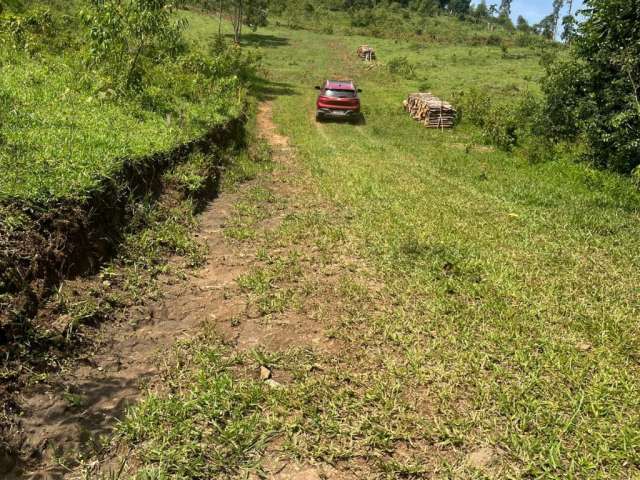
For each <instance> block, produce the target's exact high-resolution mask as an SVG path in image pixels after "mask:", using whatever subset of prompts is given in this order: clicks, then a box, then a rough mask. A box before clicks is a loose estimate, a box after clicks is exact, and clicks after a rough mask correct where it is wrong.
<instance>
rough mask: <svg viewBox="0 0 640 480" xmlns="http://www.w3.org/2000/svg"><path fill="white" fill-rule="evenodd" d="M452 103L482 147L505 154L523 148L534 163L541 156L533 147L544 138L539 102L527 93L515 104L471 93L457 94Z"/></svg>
mask: <svg viewBox="0 0 640 480" xmlns="http://www.w3.org/2000/svg"><path fill="white" fill-rule="evenodd" d="M456 103H457V104H458V108H459V114H460V117H461V118H464V119H465V120H466V121H468V122H469V123H471V124H473V125H475V126H477V127H479V128H480V129H481V131H482V137H483V139H484V141H485V142H486V143H488V144H491V145H495V146H496V147H498V148H500V149H502V150H507V151H508V150H512V149H513V148H515V147H518V146H520V147H523V148H525V149H526V150H530V151H531V155H532V156H535V159H536V161H539V160H540V159H541V158H542V157H543V156H544V155H543V154H542V152H541V151H540V150H539V149H538V148H537V147H536V146H537V145H539V144H540V142H539V141H538V138H541V137H543V134H544V132H543V129H544V122H543V120H542V119H543V109H544V105H543V102H542V99H540V98H538V97H536V96H534V95H533V94H531V93H529V92H527V93H524V94H522V95H521V96H520V97H519V98H518V99H517V100H515V101H510V102H496V101H494V100H493V99H492V97H491V96H489V94H488V93H487V92H485V91H482V90H478V89H473V90H470V91H468V92H462V93H460V94H458V96H457V99H456ZM545 145H546V146H548V143H545Z"/></svg>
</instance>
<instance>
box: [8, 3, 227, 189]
mask: <svg viewBox="0 0 640 480" xmlns="http://www.w3.org/2000/svg"><path fill="white" fill-rule="evenodd" d="M54 11H55V10H54ZM57 21H58V24H59V25H60V24H61V23H62V20H59V19H58V20H57ZM209 37H210V35H208V36H207V37H206V38H198V40H199V41H205V40H207V39H208V38H209ZM3 45H7V46H10V44H8V43H7V44H3ZM39 50H40V51H39V52H38V53H36V54H34V55H27V54H25V53H24V52H22V51H20V50H14V49H13V48H6V49H5V48H3V49H2V52H1V53H0V72H1V75H0V122H1V124H2V130H1V131H0V134H1V135H2V136H1V137H0V171H2V172H3V175H2V176H1V177H0V200H3V199H8V198H9V199H11V198H14V199H22V200H35V201H43V200H51V199H60V198H75V197H82V196H83V195H85V194H86V193H87V192H88V191H90V190H92V189H95V188H96V187H98V186H99V185H100V182H101V181H102V180H103V179H104V178H105V177H110V176H111V175H113V174H114V173H115V172H117V171H118V169H119V168H120V166H121V164H122V161H123V159H127V158H128V159H131V158H138V157H142V156H148V155H150V154H152V153H155V152H161V151H166V150H168V149H170V148H172V147H174V146H177V145H178V144H180V143H182V142H185V141H187V140H189V139H193V138H196V137H198V136H200V135H202V134H203V133H204V132H206V130H207V129H208V128H210V127H211V125H213V124H216V123H220V122H222V121H224V120H225V119H228V118H229V117H231V116H233V115H237V114H238V111H237V98H235V97H234V96H233V95H231V96H229V97H228V98H225V96H226V95H228V93H223V92H222V91H219V90H217V89H215V88H214V89H210V88H200V89H199V88H198V83H197V82H198V81H199V79H198V77H197V76H193V77H189V76H188V75H183V74H181V73H179V72H177V71H173V70H172V69H171V68H165V67H161V68H162V72H160V71H157V70H156V71H151V72H150V73H149V77H150V78H152V79H153V80H152V81H151V82H150V83H151V85H150V88H149V89H148V91H147V92H145V95H143V96H142V97H140V98H123V99H118V100H114V99H112V98H111V97H110V91H109V89H108V86H109V84H108V82H107V81H106V79H104V78H103V77H101V76H100V75H98V74H97V72H91V71H88V70H86V69H85V68H84V67H83V66H82V61H83V55H84V53H83V52H82V51H79V50H76V49H69V50H66V51H65V52H64V53H60V54H49V53H46V52H44V51H42V49H39ZM167 73H168V74H169V75H167V77H166V78H165V75H166V74H167ZM171 75H174V76H173V77H171ZM187 77H188V78H187ZM180 82H183V83H184V85H183V86H181V87H180V88H175V86H176V84H178V83H180ZM191 82H193V85H191ZM168 116H169V117H170V120H169V121H168V120H167V118H168Z"/></svg>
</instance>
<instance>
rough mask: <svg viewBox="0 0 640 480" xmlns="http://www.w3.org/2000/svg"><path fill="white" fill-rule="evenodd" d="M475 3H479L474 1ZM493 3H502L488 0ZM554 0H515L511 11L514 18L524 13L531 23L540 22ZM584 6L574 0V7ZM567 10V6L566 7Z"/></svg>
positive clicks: (580, 1)
mask: <svg viewBox="0 0 640 480" xmlns="http://www.w3.org/2000/svg"><path fill="white" fill-rule="evenodd" d="M473 3H479V2H477V1H474V2H473ZM492 3H495V4H498V5H499V4H500V1H499V0H487V4H488V5H491V4H492ZM552 4H553V0H513V4H512V6H511V13H512V16H513V19H514V20H515V19H516V18H518V15H522V16H523V17H524V18H526V19H527V21H528V22H529V23H531V24H534V23H538V22H539V21H540V20H542V19H543V18H544V17H546V16H547V15H549V14H550V13H551V11H552V10H553V7H552ZM581 7H582V0H574V2H573V9H574V11H575V10H579V9H580V8H581ZM565 11H566V8H565Z"/></svg>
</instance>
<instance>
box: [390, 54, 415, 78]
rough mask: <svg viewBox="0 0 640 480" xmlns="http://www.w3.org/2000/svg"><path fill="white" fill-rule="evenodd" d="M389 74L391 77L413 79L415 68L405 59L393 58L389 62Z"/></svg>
mask: <svg viewBox="0 0 640 480" xmlns="http://www.w3.org/2000/svg"><path fill="white" fill-rule="evenodd" d="M388 69H389V72H390V73H392V74H393V75H400V76H403V77H404V78H414V77H415V73H416V66H415V65H414V64H413V63H411V62H410V61H409V59H408V58H407V57H395V58H392V59H391V60H389V64H388Z"/></svg>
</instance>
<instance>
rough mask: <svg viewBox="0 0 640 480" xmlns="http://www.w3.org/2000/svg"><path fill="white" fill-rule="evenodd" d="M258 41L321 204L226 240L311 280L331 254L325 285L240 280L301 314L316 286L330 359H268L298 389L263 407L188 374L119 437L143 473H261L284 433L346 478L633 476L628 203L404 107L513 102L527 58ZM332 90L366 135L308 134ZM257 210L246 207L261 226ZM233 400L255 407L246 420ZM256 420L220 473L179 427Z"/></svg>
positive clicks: (628, 196)
mask: <svg viewBox="0 0 640 480" xmlns="http://www.w3.org/2000/svg"><path fill="white" fill-rule="evenodd" d="M260 35H264V36H263V37H261V36H260ZM260 35H256V36H251V37H249V39H248V40H249V42H250V43H252V44H259V45H260V46H261V48H262V52H263V54H264V57H265V64H266V67H267V69H268V71H269V78H270V80H271V81H273V82H277V83H278V84H279V85H281V86H284V87H286V89H285V90H286V91H288V92H289V93H290V94H288V95H286V94H285V95H279V96H276V98H275V103H274V110H275V119H276V123H277V124H278V126H279V128H280V131H281V133H283V134H286V135H287V136H289V138H290V140H291V142H292V144H293V145H294V146H295V148H296V151H297V159H298V161H299V162H300V163H301V164H302V165H303V166H304V168H305V169H306V170H307V171H308V172H309V173H310V174H311V176H312V185H313V189H314V190H317V191H318V192H319V195H320V198H322V199H323V200H324V201H325V202H328V204H329V205H331V206H332V207H327V208H331V209H335V211H333V210H332V213H331V214H328V213H327V212H324V207H318V206H317V205H314V204H312V203H310V204H308V206H307V207H306V208H307V211H306V212H303V213H299V214H297V215H295V216H290V217H288V218H287V219H286V220H285V221H284V222H283V224H282V225H281V226H280V227H279V228H278V229H277V231H275V232H261V231H260V230H259V229H257V227H256V226H252V224H251V223H250V222H244V223H243V225H245V226H246V227H247V228H248V229H249V230H250V231H252V232H253V234H252V235H251V236H246V237H240V238H235V240H236V241H245V242H252V243H251V245H255V248H256V249H258V251H259V252H260V258H263V259H270V262H274V263H272V264H271V265H275V266H282V265H285V266H286V265H287V263H286V262H287V258H288V255H284V254H283V253H282V252H283V249H284V250H287V249H288V251H289V252H290V251H291V250H294V251H297V250H299V254H300V255H301V256H302V259H303V260H305V262H310V263H311V265H312V266H314V267H317V268H318V269H320V267H322V266H323V265H325V264H326V263H327V262H329V263H330V262H331V260H330V259H331V258H333V262H336V263H337V264H338V265H340V266H341V267H342V268H343V269H344V272H343V273H342V276H341V278H340V281H339V284H338V286H337V287H335V288H334V286H333V285H331V284H328V283H327V280H325V278H327V277H323V276H322V275H317V271H316V270H313V278H314V279H315V280H314V283H312V286H311V287H310V286H309V285H308V284H306V283H305V282H300V283H301V284H300V286H299V287H292V281H291V278H290V277H288V276H289V275H290V274H291V273H292V272H291V271H290V270H289V269H288V268H284V269H282V268H273V267H272V266H271V267H270V266H267V267H265V269H262V270H255V271H253V272H251V273H250V274H249V275H247V276H245V277H243V278H242V279H241V280H240V283H241V286H242V287H243V288H244V289H245V291H246V292H248V294H249V295H250V298H251V295H253V296H254V298H255V299H256V301H258V302H259V301H261V300H262V299H269V298H274V296H276V298H277V295H279V294H280V295H284V294H287V295H291V293H292V292H291V289H292V288H294V291H293V294H294V296H295V295H297V296H298V298H299V301H298V302H297V303H304V299H305V296H312V295H313V293H310V292H316V293H315V294H316V295H318V296H319V297H320V298H321V299H323V301H321V302H319V305H318V304H314V305H316V306H315V307H313V308H312V310H311V311H307V312H306V314H307V315H312V316H313V318H318V319H319V320H325V321H328V322H329V324H330V325H333V328H332V329H331V330H330V331H328V332H326V336H327V338H330V339H336V340H337V341H339V342H341V343H340V345H341V348H340V349H339V350H338V351H337V353H336V354H335V355H328V354H321V353H319V352H315V351H309V352H307V354H306V355H308V356H307V357H302V356H300V355H299V353H297V352H296V351H295V349H294V350H292V351H290V352H286V353H284V354H282V356H281V358H280V359H279V363H278V365H279V368H282V369H284V370H288V371H289V372H292V373H291V376H292V380H291V382H290V384H289V385H288V387H287V388H286V389H285V390H284V391H283V392H276V393H273V392H265V391H264V390H261V391H258V392H257V393H256V391H255V390H253V389H255V388H260V386H259V385H256V383H255V382H253V383H251V382H250V381H249V380H247V379H246V377H242V376H240V378H243V380H241V381H239V382H240V383H233V380H231V379H230V378H229V375H230V373H229V372H228V371H227V370H215V366H216V365H218V363H216V362H217V361H216V362H210V363H206V362H205V364H204V366H203V365H196V366H195V367H194V369H193V370H191V371H190V372H191V373H188V374H185V375H196V377H195V379H194V378H193V377H189V378H186V379H185V380H184V382H179V383H178V385H179V388H178V389H177V392H178V393H169V394H168V395H167V396H166V397H164V399H163V400H162V402H168V404H167V406H163V405H162V404H159V405H160V406H159V407H158V408H157V409H156V410H154V411H153V412H147V410H145V409H147V408H148V405H149V402H157V400H156V399H155V397H151V399H150V400H148V401H146V402H145V403H143V404H142V406H141V407H140V408H139V409H138V410H135V411H134V412H133V413H132V414H131V416H130V417H129V420H127V421H126V422H125V427H124V428H125V432H131V428H132V426H133V427H135V425H136V424H138V423H144V422H150V421H152V420H153V419H155V418H162V419H163V422H164V423H162V425H159V424H151V425H150V426H148V427H147V429H146V430H140V429H139V430H137V431H142V432H144V434H143V435H139V436H135V437H132V438H134V439H135V440H138V441H140V442H144V443H141V445H142V447H141V449H142V452H143V453H142V454H141V457H140V458H142V460H143V462H142V465H143V467H142V468H143V469H156V474H157V473H158V472H160V473H161V474H158V475H157V476H156V477H155V478H165V477H166V478H168V477H170V476H171V475H174V474H177V475H178V476H184V477H185V478H187V477H188V476H189V475H186V474H184V473H183V472H185V471H186V470H184V469H183V465H185V464H186V465H189V468H194V466H196V467H198V468H200V467H199V466H202V465H207V466H209V468H211V469H212V470H204V473H202V472H203V471H202V470H197V474H198V475H204V476H207V475H209V476H211V475H213V474H214V473H220V472H222V471H223V470H220V469H222V468H226V469H229V468H230V467H231V469H230V470H224V474H225V475H230V476H233V475H236V474H238V473H239V472H242V471H245V470H244V469H247V468H248V469H251V468H253V467H252V465H253V462H254V461H255V459H256V457H255V455H260V453H261V452H262V451H263V450H264V448H266V447H264V446H263V443H262V442H263V441H265V440H266V437H268V436H269V435H271V434H272V433H273V432H278V433H279V435H281V436H282V438H281V439H280V442H279V443H278V446H279V449H280V451H281V452H284V454H285V455H286V456H288V457H289V458H294V459H299V460H301V461H317V462H323V463H329V464H332V465H338V466H341V467H343V468H346V467H349V468H356V469H357V468H365V473H361V475H360V477H359V478H548V479H552V478H576V479H578V478H602V479H605V478H636V477H637V476H639V475H640V470H639V465H640V456H639V454H638V452H640V414H639V413H638V412H640V410H639V407H640V397H639V396H638V394H637V392H638V391H639V387H640V381H639V380H640V371H639V367H638V353H637V352H638V347H639V344H638V336H637V328H638V321H637V319H638V318H639V313H640V303H639V302H638V287H637V285H638V283H639V282H640V273H639V272H640V269H639V267H640V263H639V257H638V254H637V252H638V251H640V238H639V237H638V235H637V227H636V226H637V222H638V220H639V218H640V215H639V210H638V205H639V203H638V202H639V201H640V193H639V192H638V191H637V189H635V188H634V187H633V185H632V183H631V181H629V180H628V179H625V178H622V177H618V176H615V175H612V174H609V173H606V172H600V171H595V170H592V169H590V168H588V167H587V166H585V165H582V164H576V163H573V162H572V161H571V159H569V158H559V159H556V160H555V161H553V162H547V163H540V164H529V163H528V162H526V161H525V160H523V159H521V158H519V157H518V156H515V155H513V154H508V153H505V152H499V151H494V150H492V149H486V148H480V147H479V146H478V145H477V142H478V140H479V139H480V138H481V135H480V132H479V131H477V130H476V129H474V128H473V127H472V126H470V125H467V124H466V123H464V121H463V123H462V124H461V125H460V126H459V127H457V128H456V129H455V130H453V131H444V132H441V131H432V130H426V129H424V128H423V127H422V126H420V125H418V124H417V123H415V122H413V121H412V120H410V119H409V118H408V117H407V115H406V114H405V113H404V112H403V111H402V109H401V101H402V99H403V98H404V97H405V96H406V94H407V93H409V92H411V91H414V90H416V89H418V88H419V87H420V83H422V82H424V83H426V84H427V85H428V88H429V90H431V91H432V92H433V93H435V94H437V95H439V96H441V97H443V98H445V99H448V98H451V97H452V96H454V95H455V94H456V92H458V91H460V90H463V91H466V90H469V89H471V88H474V87H475V88H484V89H487V90H488V91H490V92H492V93H493V94H495V95H504V96H507V97H508V96H511V95H515V94H517V93H518V92H519V91H522V90H524V89H530V90H533V91H536V90H537V88H538V87H537V84H536V82H535V80H536V79H539V78H540V76H541V75H542V71H541V69H540V68H539V67H538V65H537V59H536V57H535V56H534V55H532V53H531V52H530V51H528V50H522V51H518V52H517V53H518V54H519V55H520V58H519V59H513V58H509V59H505V58H502V52H501V51H500V50H499V49H497V48H491V47H466V46H465V47H461V46H443V45H434V44H429V45H426V46H425V48H422V47H420V48H417V46H416V45H415V44H412V43H408V42H407V43H405V42H399V43H395V42H393V41H390V40H382V39H371V38H363V37H350V36H349V37H345V36H341V35H334V36H325V35H321V34H317V33H312V32H307V31H290V30H286V29H281V28H272V29H269V30H264V31H262V32H261V34H260ZM360 43H371V44H374V45H375V46H376V47H377V49H378V52H379V58H380V60H381V62H387V61H388V59H390V58H392V57H394V56H407V57H408V58H409V59H410V61H411V62H414V63H415V64H416V78H410V79H406V78H401V77H397V76H393V75H391V74H390V73H389V72H388V71H387V70H386V69H385V68H384V66H380V67H377V68H373V69H367V68H365V66H364V65H362V64H360V63H359V61H357V60H356V59H355V58H354V57H355V55H354V51H355V48H356V46H357V45H358V44H360ZM333 76H346V77H352V78H354V79H355V80H356V81H357V82H358V84H359V86H361V87H362V88H363V90H364V93H363V95H362V98H363V102H364V112H365V116H366V124H365V125H361V126H352V125H348V124H334V123H326V124H321V125H318V124H316V123H315V121H314V117H313V113H314V111H313V108H314V96H315V91H314V90H313V85H314V84H317V83H318V82H319V81H321V80H322V79H324V78H327V77H333ZM261 198H262V197H259V196H256V197H254V199H253V201H250V199H249V200H246V201H248V202H249V203H248V205H246V206H245V207H242V208H243V209H242V210H241V212H240V213H241V214H244V216H245V217H247V218H255V217H256V212H257V210H256V209H259V206H260V205H264V199H261ZM310 245H315V246H316V248H318V249H319V251H320V253H319V254H318V257H317V258H315V259H314V258H313V256H312V255H311V254H310V253H309V251H310V249H309V246H310ZM341 255H342V256H341ZM345 255H348V257H345ZM344 258H356V259H359V260H361V261H362V262H364V264H365V265H367V266H368V267H369V268H370V269H371V271H372V273H371V274H369V275H364V274H363V273H362V272H361V271H360V270H359V268H358V266H357V263H358V262H356V266H355V267H353V268H351V267H350V266H347V265H345V264H344V262H345V260H344ZM305 262H303V263H305ZM305 264H306V263H305ZM296 268H297V267H296ZM319 271H321V269H320V270H319ZM310 275H311V274H310ZM374 287H375V288H374ZM278 308H293V307H291V306H290V305H289V304H287V303H285V304H278ZM336 309H337V310H336ZM263 313H267V314H268V313H270V311H269V310H266V311H264V312H263ZM204 348H205V347H201V346H196V347H194V349H195V351H196V352H198V351H199V350H200V349H203V351H206V349H204ZM214 348H218V347H215V346H214ZM216 351H218V352H219V351H220V350H219V349H218V350H216ZM296 355H297V356H296ZM210 365H213V367H211V366H210ZM253 367H255V368H257V365H253ZM210 368H214V370H215V371H211V370H210ZM247 368H250V366H247ZM203 369H204V372H205V373H206V375H204V376H202V375H199V374H198V372H203ZM193 372H195V374H194V373H193ZM203 379H204V380H203ZM203 381H206V382H213V383H212V386H206V385H207V384H203V383H202V382H203ZM219 382H222V383H224V385H225V386H224V388H219V385H220V383H219ZM247 382H249V383H248V384H247ZM202 385H205V388H202ZM190 388H195V391H194V392H191V391H190ZM247 392H253V393H251V395H249V394H248V393H247ZM254 393H255V395H256V396H255V397H254V396H252V395H254ZM184 395H186V396H187V397H188V399H187V400H190V401H189V402H187V403H186V405H188V406H191V405H195V406H198V405H200V404H201V402H202V401H203V399H206V398H219V399H220V401H224V400H225V399H227V398H236V396H238V395H239V396H240V399H239V400H238V401H236V402H234V403H233V405H231V404H229V405H228V406H227V407H226V408H225V409H223V410H220V411H219V410H212V412H213V413H211V414H208V415H207V414H205V415H204V416H203V417H201V416H197V417H195V418H196V420H197V421H196V424H195V425H194V424H193V423H191V418H192V416H191V415H182V414H180V415H177V414H176V415H174V414H171V412H172V411H173V409H174V406H175V405H183V404H184V402H183V400H184V399H183V396H184ZM192 395H195V399H193V397H192ZM246 398H251V399H253V401H255V404H252V408H251V409H248V410H246V411H245V412H242V411H241V412H240V413H238V409H237V408H236V406H239V407H238V408H244V407H243V405H246V401H245V400H244V399H246ZM191 399H193V403H191ZM154 405H158V403H156V404H154ZM267 406H268V408H267ZM180 408H183V407H180ZM261 408H266V410H261V411H266V412H268V413H267V414H265V416H264V417H261V421H262V422H263V423H261V424H256V425H254V426H253V427H247V428H249V430H250V431H249V432H248V433H249V435H248V436H247V431H246V430H242V429H238V433H237V439H238V440H239V442H238V443H237V445H238V446H240V447H242V446H246V445H247V438H249V442H254V443H255V445H256V448H250V449H248V450H246V449H245V450H243V451H242V452H243V453H242V455H240V456H233V457H229V458H230V460H229V461H228V462H226V463H224V464H222V463H220V462H219V461H216V462H210V463H206V462H205V463H202V461H201V460H202V457H201V453H200V452H204V451H213V452H216V451H219V450H218V449H219V445H220V443H221V442H223V444H224V442H226V441H227V437H226V436H225V435H222V436H220V435H218V436H215V437H213V438H205V439H204V440H203V441H204V443H205V444H206V445H207V446H208V449H207V447H202V446H201V444H202V441H201V440H202V438H201V437H198V439H195V440H194V439H192V438H190V437H189V436H186V435H187V434H186V433H184V432H194V431H195V432H200V433H202V432H203V430H202V428H203V427H202V426H203V425H207V424H208V423H210V422H214V423H215V422H219V421H220V419H226V418H230V419H231V423H230V425H234V424H238V423H241V424H242V425H246V424H244V423H242V422H245V421H251V420H252V419H254V418H255V417H254V415H255V411H256V409H258V410H260V409H261ZM203 411H204V409H202V408H199V409H198V410H197V412H198V415H201V412H203ZM216 412H217V413H216ZM165 414H166V416H165ZM187 426H188V427H189V429H187V428H186V427H187ZM251 428H253V429H254V430H253V431H251ZM134 431H136V430H134ZM222 431H223V432H225V434H226V432H228V431H229V430H228V429H227V427H225V428H224V429H223V430H222ZM260 432H262V433H261V434H260ZM189 435H193V433H189ZM252 435H253V436H252ZM234 438H235V437H234ZM162 445H171V450H170V452H161V450H160V447H161V446H162ZM194 445H195V446H197V449H198V450H197V451H196V452H195V453H194V454H191V453H190V451H189V450H188V449H189V448H191V446H194ZM179 447H183V448H182V449H180V448H179ZM484 447H489V448H491V449H492V451H493V452H494V459H493V463H492V464H491V465H489V466H486V467H478V466H474V465H472V464H470V463H469V461H468V454H469V453H471V452H474V451H477V450H478V449H481V448H484ZM174 451H178V452H179V453H180V455H181V457H180V458H178V459H177V460H176V459H172V458H173V457H172V456H173V453H172V452H174ZM149 452H150V453H149ZM363 464H364V465H366V467H363ZM223 465H224V466H223ZM216 468H217V469H218V470H216ZM356 471H357V470H356ZM162 475H165V477H163V476H162ZM176 478H177V477H176Z"/></svg>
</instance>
